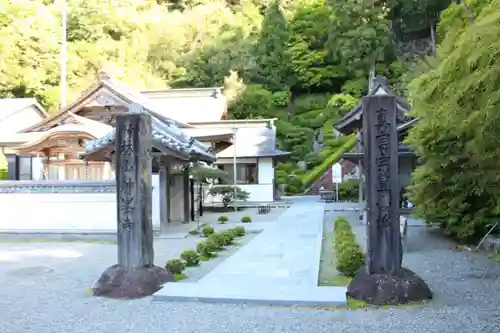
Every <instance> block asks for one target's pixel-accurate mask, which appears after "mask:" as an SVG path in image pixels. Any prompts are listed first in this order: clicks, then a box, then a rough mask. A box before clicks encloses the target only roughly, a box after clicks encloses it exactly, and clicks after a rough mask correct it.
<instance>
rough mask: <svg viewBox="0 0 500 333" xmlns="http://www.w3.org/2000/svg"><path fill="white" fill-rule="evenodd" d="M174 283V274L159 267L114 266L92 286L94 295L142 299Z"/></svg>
mask: <svg viewBox="0 0 500 333" xmlns="http://www.w3.org/2000/svg"><path fill="white" fill-rule="evenodd" d="M172 281H174V277H173V276H172V274H170V273H168V272H167V271H166V270H165V269H163V268H161V267H158V266H153V267H144V268H141V269H132V268H126V267H123V266H120V265H113V266H111V267H109V268H107V269H106V270H105V271H104V272H103V273H102V275H101V277H100V278H99V280H97V282H96V283H95V284H94V286H92V295H93V296H101V297H108V298H114V299H134V298H142V297H146V296H151V295H153V294H154V293H155V292H157V291H158V290H160V289H161V287H162V286H163V284H165V283H167V282H172Z"/></svg>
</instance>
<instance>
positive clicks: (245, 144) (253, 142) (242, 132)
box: [217, 126, 289, 158]
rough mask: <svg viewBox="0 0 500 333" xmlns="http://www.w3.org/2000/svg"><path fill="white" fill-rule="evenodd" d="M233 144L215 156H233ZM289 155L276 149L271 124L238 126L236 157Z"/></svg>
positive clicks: (273, 129)
mask: <svg viewBox="0 0 500 333" xmlns="http://www.w3.org/2000/svg"><path fill="white" fill-rule="evenodd" d="M234 154H235V145H234V144H233V145H231V146H229V147H227V148H226V149H224V150H223V151H221V152H219V153H217V158H233V157H234ZM285 155H289V153H288V152H286V151H282V150H279V149H276V128H275V127H273V126H269V127H268V126H262V127H240V128H238V129H237V132H236V157H240V158H242V157H275V156H285Z"/></svg>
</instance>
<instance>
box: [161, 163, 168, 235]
mask: <svg viewBox="0 0 500 333" xmlns="http://www.w3.org/2000/svg"><path fill="white" fill-rule="evenodd" d="M158 173H159V177H160V188H159V194H160V233H161V234H164V233H165V232H166V231H167V227H168V224H169V223H170V182H169V177H170V164H169V160H168V157H167V156H161V157H160V158H159V160H158Z"/></svg>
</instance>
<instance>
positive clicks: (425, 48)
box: [0, 0, 458, 193]
mask: <svg viewBox="0 0 500 333" xmlns="http://www.w3.org/2000/svg"><path fill="white" fill-rule="evenodd" d="M67 3H68V6H69V9H68V13H69V14H68V15H69V16H68V83H69V92H70V95H71V97H74V96H76V94H78V93H80V92H81V91H82V90H84V89H85V88H87V87H88V86H89V85H90V84H91V82H92V81H93V80H94V78H95V76H96V74H97V72H98V71H99V69H101V68H104V69H105V70H106V71H107V72H108V73H109V74H110V75H112V76H114V77H116V78H118V79H120V80H122V81H123V82H125V83H127V84H129V85H131V86H132V87H135V88H138V89H160V88H165V87H207V86H225V94H226V96H227V97H228V99H229V101H230V108H229V112H230V117H231V118H236V119H243V118H267V117H273V118H274V117H276V118H278V121H277V129H278V145H279V148H281V149H284V150H288V151H290V152H291V153H292V154H291V156H290V158H289V160H288V161H285V162H284V163H283V164H282V165H280V166H279V171H281V176H282V177H280V176H279V174H278V181H279V182H280V183H284V184H286V185H287V186H286V187H287V188H286V190H287V192H290V193H296V192H300V191H302V190H303V182H302V180H301V177H303V175H304V174H307V173H308V172H309V170H312V169H313V168H314V167H316V166H318V165H320V164H321V163H323V162H324V161H325V158H326V157H328V156H330V155H331V154H332V153H333V152H335V151H336V149H337V148H339V147H341V146H342V145H343V144H344V143H345V140H346V139H345V138H337V137H336V135H335V133H334V132H333V128H332V125H333V123H334V122H335V121H336V120H337V119H338V117H339V116H341V115H342V114H344V113H345V112H346V110H348V109H350V108H351V107H353V106H354V105H355V104H356V103H357V102H358V100H359V98H360V96H362V95H363V94H365V93H366V91H367V88H368V77H369V73H370V70H371V69H375V72H376V73H377V74H381V75H385V76H386V77H388V78H389V82H390V83H391V85H392V86H393V88H394V89H395V90H396V91H398V92H399V93H400V94H402V95H405V94H406V87H407V83H408V82H409V81H410V80H411V79H413V78H414V77H416V76H418V75H419V74H420V73H421V72H423V71H424V69H425V66H424V69H422V68H421V66H416V67H415V64H420V63H423V64H424V65H425V63H427V62H428V61H427V60H425V57H426V56H429V55H432V54H434V52H435V50H434V49H435V43H434V41H435V39H436V38H435V37H436V36H435V33H434V31H435V30H436V24H437V22H438V18H439V15H440V13H441V11H442V10H443V9H445V8H446V7H447V6H448V4H449V0H446V1H445V0H424V1H421V0H388V1H373V0H349V1H340V0H283V1H276V0H231V1H229V0H226V1H223V0H189V1H187V0H177V1H173V0H171V1H167V0H157V1H153V0H149V1H148V0H120V1H117V0H115V1H111V0H109V1H103V0H68V1H67ZM61 4H62V1H53V0H31V1H30V0H17V1H12V0H9V1H2V2H0V40H1V41H2V43H1V44H0V60H1V61H0V97H27V96H34V97H37V98H39V99H40V101H41V102H42V103H43V104H44V105H45V106H46V107H47V108H48V109H49V110H50V111H51V112H56V110H57V109H58V106H57V103H58V100H59V96H58V93H59V87H58V85H59V54H60V42H61V39H60V34H59V32H60V31H61V28H60V26H61ZM446 19H447V20H449V18H446ZM439 29H441V26H439V28H438V30H439ZM443 29H445V28H443ZM453 33H454V34H457V33H458V31H454V32H453ZM422 60H424V61H422ZM299 161H300V162H302V163H301V164H302V165H304V167H305V168H303V169H301V168H298V167H297V164H296V163H297V162H299ZM283 173H286V177H285V176H283ZM290 176H292V177H290Z"/></svg>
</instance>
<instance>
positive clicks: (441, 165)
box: [407, 0, 500, 240]
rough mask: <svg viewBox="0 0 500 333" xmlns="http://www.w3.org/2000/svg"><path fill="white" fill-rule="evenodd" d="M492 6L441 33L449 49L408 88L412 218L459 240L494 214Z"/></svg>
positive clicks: (480, 231) (499, 16)
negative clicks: (414, 158)
mask: <svg viewBox="0 0 500 333" xmlns="http://www.w3.org/2000/svg"><path fill="white" fill-rule="evenodd" d="M499 9H500V1H498V0H496V1H493V3H492V4H491V5H489V6H487V7H485V8H484V9H483V10H482V11H481V13H480V14H479V15H478V16H477V17H476V19H475V23H474V24H472V25H468V26H467V27H466V28H465V29H464V30H463V31H462V32H461V33H460V34H459V35H458V36H456V35H447V36H446V37H445V39H444V40H443V43H444V44H448V43H449V42H448V41H447V39H448V38H451V39H452V44H453V46H452V47H447V48H440V49H439V50H440V51H441V52H440V53H438V56H439V60H440V62H439V65H438V66H437V67H436V68H435V69H432V70H430V71H429V72H428V73H426V74H424V75H422V76H421V77H419V78H417V79H416V80H414V81H413V82H412V84H411V89H410V90H411V96H412V100H413V104H414V112H415V114H416V115H418V116H421V117H422V120H421V121H420V122H419V123H418V124H417V125H416V126H415V128H414V129H413V130H412V131H411V132H410V135H409V137H408V139H407V141H408V142H409V143H410V144H411V146H412V147H413V148H414V149H415V150H416V152H417V153H418V155H419V156H421V158H422V161H423V162H424V163H425V165H423V166H421V167H418V168H417V170H416V171H415V173H414V177H413V179H414V186H413V187H412V191H411V197H412V202H414V203H415V204H416V213H417V214H418V215H419V216H420V217H422V218H424V219H425V220H426V221H429V222H434V223H437V224H439V225H440V226H441V227H442V228H443V229H444V230H445V231H446V232H448V233H449V234H450V235H452V236H454V237H456V238H459V239H465V240H474V239H477V238H478V237H481V236H482V235H484V233H485V232H486V230H487V228H488V224H489V223H490V221H492V219H496V218H497V217H498V214H499V213H500V200H499V198H500V190H499V188H498V187H497V186H495V185H494V184H498V183H499V182H500V175H499V173H498V160H500V148H499V146H498V138H499V137H500V114H499V113H498V109H499V108H500V79H499V78H500V65H499V63H498V61H495V59H497V58H498V56H499V55H500V41H499V39H498V36H499V35H500V25H499V24H498V22H499V21H500V10H499ZM451 10H455V7H452V8H451ZM464 19H465V16H464Z"/></svg>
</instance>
